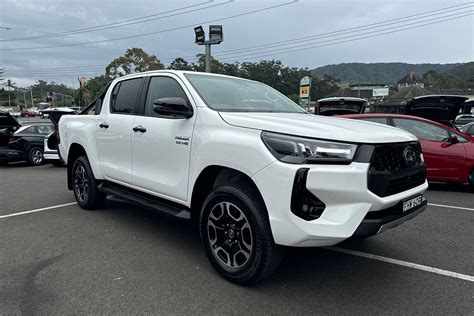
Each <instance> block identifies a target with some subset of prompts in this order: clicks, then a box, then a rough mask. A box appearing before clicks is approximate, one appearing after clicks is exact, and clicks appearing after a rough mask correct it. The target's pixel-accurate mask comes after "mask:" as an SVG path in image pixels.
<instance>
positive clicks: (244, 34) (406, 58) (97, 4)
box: [0, 0, 474, 87]
mask: <svg viewBox="0 0 474 316" xmlns="http://www.w3.org/2000/svg"><path fill="white" fill-rule="evenodd" d="M473 11H474V3H473V2H471V3H469V2H468V1H467V0H465V1H464V2H462V1H436V0H434V1H433V0H415V1H407V0H401V1H395V0H392V1H380V0H364V1H358V0H355V1H347V0H346V1H338V0H333V1H327V0H272V1H269V0H265V1H261V0H253V1H251V0H214V1H212V0H174V1H172V0H135V1H124V0H100V1H91V0H75V1H71V0H56V1H53V0H49V1H48V0H0V68H4V69H5V73H4V74H3V77H4V78H5V79H11V80H12V81H13V82H15V83H17V85H19V86H28V85H31V84H33V83H34V82H35V80H37V79H43V80H47V81H55V82H62V83H64V84H66V85H68V86H75V87H77V86H78V81H77V77H78V76H82V75H83V76H85V77H87V78H89V77H93V76H95V75H100V74H102V73H104V69H105V67H106V66H107V65H108V64H109V63H110V62H111V61H112V60H113V59H114V58H116V57H118V56H120V55H123V54H124V52H125V51H126V50H127V48H131V47H140V48H142V49H144V50H145V51H146V52H147V53H149V54H154V55H156V56H157V57H158V58H159V59H160V60H161V61H162V62H163V63H164V64H165V65H167V64H169V62H170V61H171V60H172V59H174V58H176V57H187V58H186V59H187V60H188V61H194V60H195V57H193V56H195V55H196V54H199V53H203V52H204V47H203V46H199V45H196V44H195V43H194V30H193V27H194V26H198V25H203V27H204V29H205V30H206V32H207V31H208V25H209V24H221V25H223V30H224V41H223V42H222V43H221V44H220V45H215V46H212V53H213V56H214V57H215V58H217V59H219V60H221V61H225V62H233V61H240V62H243V61H252V62H256V61H259V60H261V59H279V60H281V61H282V62H283V64H284V65H286V66H294V67H308V68H310V69H312V68H316V67H319V66H324V65H328V64H338V63H349V62H364V63H373V62H407V63H457V62H468V61H473V60H474V18H473V15H472V14H473V13H474V12H473ZM143 17H147V18H145V19H146V20H147V21H145V22H143V20H144V19H143ZM140 18H142V19H140ZM130 20H132V21H130ZM443 20H445V21H443ZM122 21H128V22H124V23H120V22H122ZM138 22H139V23H138ZM104 25H105V27H102V28H101V29H99V30H97V29H93V31H91V29H90V28H97V27H99V26H104ZM5 28H10V29H5ZM87 28H89V29H88V30H87ZM84 29H86V30H84ZM75 30H80V31H79V32H74V33H73V34H70V33H69V34H64V33H65V32H70V31H75ZM57 33H60V34H57ZM148 33H152V34H148ZM143 34H148V35H143ZM135 35H142V36H137V37H135ZM30 37H32V38H30ZM121 37H126V38H124V39H117V38H121ZM114 39H115V40H114ZM87 42H96V43H88V44H82V43H87ZM97 42H98V43H97ZM262 45H267V46H262ZM49 46H56V47H49ZM255 46H257V47H255ZM38 47H43V48H38ZM32 48H34V49H32Z"/></svg>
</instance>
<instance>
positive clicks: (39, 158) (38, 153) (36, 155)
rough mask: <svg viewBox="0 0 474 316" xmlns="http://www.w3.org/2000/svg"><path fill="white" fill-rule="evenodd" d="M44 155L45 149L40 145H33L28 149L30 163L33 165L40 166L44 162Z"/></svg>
mask: <svg viewBox="0 0 474 316" xmlns="http://www.w3.org/2000/svg"><path fill="white" fill-rule="evenodd" d="M43 162H44V156H43V149H41V148H39V147H33V148H31V149H30V150H29V151H28V163H29V164H30V165H33V166H39V165H41V164H43Z"/></svg>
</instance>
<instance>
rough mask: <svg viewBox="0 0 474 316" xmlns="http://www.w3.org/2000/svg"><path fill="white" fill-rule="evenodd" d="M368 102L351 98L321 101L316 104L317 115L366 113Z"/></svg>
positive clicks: (334, 98) (332, 98)
mask: <svg viewBox="0 0 474 316" xmlns="http://www.w3.org/2000/svg"><path fill="white" fill-rule="evenodd" d="M366 104H367V100H365V99H361V98H351V97H331V98H325V99H319V100H318V101H317V103H316V111H315V114H317V115H324V116H332V115H343V114H357V113H364V112H365V106H366Z"/></svg>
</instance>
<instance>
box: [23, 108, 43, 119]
mask: <svg viewBox="0 0 474 316" xmlns="http://www.w3.org/2000/svg"><path fill="white" fill-rule="evenodd" d="M37 115H39V112H38V111H37V110H35V109H33V108H29V109H28V108H25V109H23V110H22V111H21V113H20V116H21V117H35V116H37Z"/></svg>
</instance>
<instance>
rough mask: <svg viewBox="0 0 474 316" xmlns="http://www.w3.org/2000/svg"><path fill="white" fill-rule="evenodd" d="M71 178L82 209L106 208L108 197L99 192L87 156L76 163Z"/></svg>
mask: <svg viewBox="0 0 474 316" xmlns="http://www.w3.org/2000/svg"><path fill="white" fill-rule="evenodd" d="M71 177H72V185H73V192H74V197H75V198H76V201H77V204H78V205H79V206H80V207H81V208H83V209H85V210H95V209H99V208H103V207H104V206H105V198H106V197H107V195H106V194H105V193H103V192H100V191H99V190H98V188H97V186H98V182H97V180H96V179H95V178H94V174H93V173H92V169H91V167H90V164H89V160H88V159H87V157H86V156H80V157H78V158H77V159H76V160H75V161H74V164H73V166H72V173H71Z"/></svg>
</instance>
